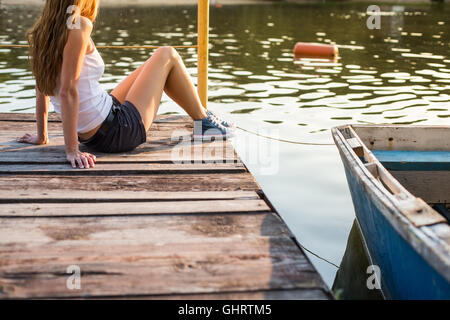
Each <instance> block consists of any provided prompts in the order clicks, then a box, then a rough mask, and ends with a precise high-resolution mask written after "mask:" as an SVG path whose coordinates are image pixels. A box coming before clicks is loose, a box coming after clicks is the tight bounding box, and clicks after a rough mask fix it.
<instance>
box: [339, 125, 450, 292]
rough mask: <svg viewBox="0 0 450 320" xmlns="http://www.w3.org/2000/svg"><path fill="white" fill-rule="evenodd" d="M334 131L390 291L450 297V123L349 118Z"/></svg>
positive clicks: (366, 239)
mask: <svg viewBox="0 0 450 320" xmlns="http://www.w3.org/2000/svg"><path fill="white" fill-rule="evenodd" d="M332 135H333V139H334V141H335V143H336V146H337V147H338V149H339V153H340V155H341V158H342V161H343V163H344V168H345V174H346V176H347V182H348V185H349V188H350V192H351V196H352V200H353V204H354V207H355V212H356V218H357V221H358V223H359V226H360V228H361V230H362V233H363V236H364V242H365V247H366V250H367V251H368V252H367V253H368V254H369V257H370V259H371V264H373V265H376V266H378V267H379V270H380V278H381V279H379V280H380V284H381V290H382V292H383V294H384V296H385V298H387V299H450V226H449V219H450V215H449V211H450V210H449V208H450V126H395V125H379V126H377V125H346V126H341V127H336V128H333V129H332ZM368 277H369V274H368Z"/></svg>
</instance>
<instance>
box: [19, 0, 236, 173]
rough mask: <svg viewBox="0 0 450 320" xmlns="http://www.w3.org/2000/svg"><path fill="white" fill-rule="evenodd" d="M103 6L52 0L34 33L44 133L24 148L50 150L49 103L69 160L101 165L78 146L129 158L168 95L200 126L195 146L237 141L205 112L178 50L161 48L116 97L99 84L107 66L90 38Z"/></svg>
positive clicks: (92, 0) (94, 0) (89, 0)
mask: <svg viewBox="0 0 450 320" xmlns="http://www.w3.org/2000/svg"><path fill="white" fill-rule="evenodd" d="M98 5H99V1H98V0H46V2H45V5H44V9H43V12H42V15H41V17H40V18H39V20H38V21H37V22H36V24H35V25H34V26H33V27H32V28H31V29H30V30H29V31H28V32H27V39H28V42H29V45H30V56H31V67H32V71H33V75H34V77H35V78H36V123H37V134H35V135H31V134H25V135H24V136H23V137H21V138H19V139H18V141H19V142H24V143H32V144H47V143H48V135H47V116H48V109H49V104H50V102H51V103H52V104H53V106H54V108H55V111H56V112H57V113H59V114H60V115H61V118H62V125H63V131H64V143H65V150H66V156H67V160H68V161H69V162H70V163H71V164H72V167H74V168H76V167H77V166H78V167H80V168H89V167H94V165H95V159H96V158H95V155H93V154H91V153H87V152H81V151H80V150H79V148H78V141H80V142H82V143H84V144H85V145H87V146H90V147H91V148H93V149H94V150H96V151H100V152H123V151H129V150H132V149H134V148H136V147H137V146H138V145H140V144H142V143H143V142H145V140H146V132H147V131H148V130H149V128H150V126H151V125H152V123H153V120H154V119H155V116H156V113H157V111H158V108H159V104H160V101H161V96H162V93H163V91H164V92H165V93H166V94H167V95H168V96H169V97H170V98H172V99H173V100H174V101H175V102H176V103H178V104H179V105H180V106H181V107H182V108H183V109H184V110H185V111H186V112H187V113H188V114H189V116H191V117H192V118H193V119H194V120H195V121H194V139H203V138H210V137H212V136H214V137H221V138H227V137H230V136H232V135H233V131H234V130H233V126H232V125H230V124H228V123H226V122H225V121H222V120H219V119H218V118H217V117H216V116H215V115H214V114H212V113H211V112H209V111H205V110H204V108H203V107H202V105H201V102H200V99H199V96H198V94H197V91H196V90H195V87H194V85H193V83H192V81H191V79H190V77H189V74H188V72H187V70H186V67H185V66H184V64H183V61H182V60H181V58H180V56H179V55H178V53H177V52H176V51H175V49H173V48H172V47H161V48H159V49H158V50H156V52H155V53H154V54H153V55H152V56H151V57H150V58H149V59H148V60H147V61H146V62H145V63H144V64H143V65H142V66H140V67H139V68H138V69H137V70H135V71H134V72H132V73H131V74H130V75H129V76H128V77H127V78H125V79H124V80H123V81H122V82H121V83H120V84H119V85H118V86H117V87H116V88H115V89H114V90H112V92H111V93H110V94H108V93H106V92H105V91H104V90H103V89H102V88H101V86H100V84H99V79H100V78H101V76H102V75H103V72H104V63H103V60H102V58H101V56H100V55H99V53H98V51H97V49H96V48H95V45H94V43H93V41H92V39H91V32H92V28H93V22H94V21H95V18H96V16H97V12H98Z"/></svg>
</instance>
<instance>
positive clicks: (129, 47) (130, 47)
mask: <svg viewBox="0 0 450 320" xmlns="http://www.w3.org/2000/svg"><path fill="white" fill-rule="evenodd" d="M28 47H29V46H28V45H27V44H0V48H28ZM96 47H97V48H98V49H157V48H159V47H161V46H150V45H133V46H119V45H117V46H108V45H98V46H96ZM172 47H173V48H177V49H183V48H198V46H197V45H178V46H172ZM238 129H240V130H242V131H245V132H248V133H251V134H254V135H257V136H259V137H262V138H266V139H270V140H277V141H280V142H285V143H291V144H301V145H309V146H333V145H334V144H332V143H315V142H303V141H293V140H286V139H279V138H274V137H269V136H265V135H262V134H259V133H257V132H253V131H250V130H247V129H244V128H241V127H238Z"/></svg>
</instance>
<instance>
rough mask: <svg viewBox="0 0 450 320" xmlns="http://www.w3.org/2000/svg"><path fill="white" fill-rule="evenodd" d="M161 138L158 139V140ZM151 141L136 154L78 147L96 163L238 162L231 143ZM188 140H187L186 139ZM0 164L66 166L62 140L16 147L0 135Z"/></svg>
mask: <svg viewBox="0 0 450 320" xmlns="http://www.w3.org/2000/svg"><path fill="white" fill-rule="evenodd" d="M159 138H160V137H159ZM159 138H157V137H153V138H152V139H151V140H149V141H147V142H146V143H144V144H142V145H140V146H138V147H137V148H136V149H135V150H132V151H129V152H122V153H117V154H110V153H109V154H108V153H102V152H97V151H95V150H90V149H89V148H87V147H86V146H84V145H83V144H80V150H82V151H88V152H92V153H94V154H95V155H96V156H97V159H98V161H99V162H113V161H120V162H137V161H140V162H189V161H190V162H202V161H203V162H212V161H221V162H230V161H231V162H232V161H239V159H238V156H237V154H236V152H235V151H234V148H233V146H232V145H231V143H230V141H220V140H217V141H211V142H203V143H202V142H198V141H191V140H186V139H185V137H181V138H180V140H178V139H176V138H173V139H172V138H167V139H159ZM189 139H190V138H189ZM0 151H3V152H1V153H0V163H21V162H26V163H66V162H67V160H66V156H65V147H64V137H63V136H62V135H61V134H59V135H58V136H56V137H52V138H51V140H50V143H49V144H47V145H44V146H42V145H29V144H23V143H19V142H17V141H16V140H15V135H6V134H3V135H0Z"/></svg>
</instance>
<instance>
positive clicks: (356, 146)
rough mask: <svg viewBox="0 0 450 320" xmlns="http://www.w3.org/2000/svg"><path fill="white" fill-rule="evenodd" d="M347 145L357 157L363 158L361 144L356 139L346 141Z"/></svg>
mask: <svg viewBox="0 0 450 320" xmlns="http://www.w3.org/2000/svg"><path fill="white" fill-rule="evenodd" d="M347 142H348V144H349V145H350V148H352V150H353V151H354V152H355V153H356V155H357V156H358V157H362V156H364V149H363V146H362V145H361V143H360V142H359V140H358V139H356V138H350V139H347Z"/></svg>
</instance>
